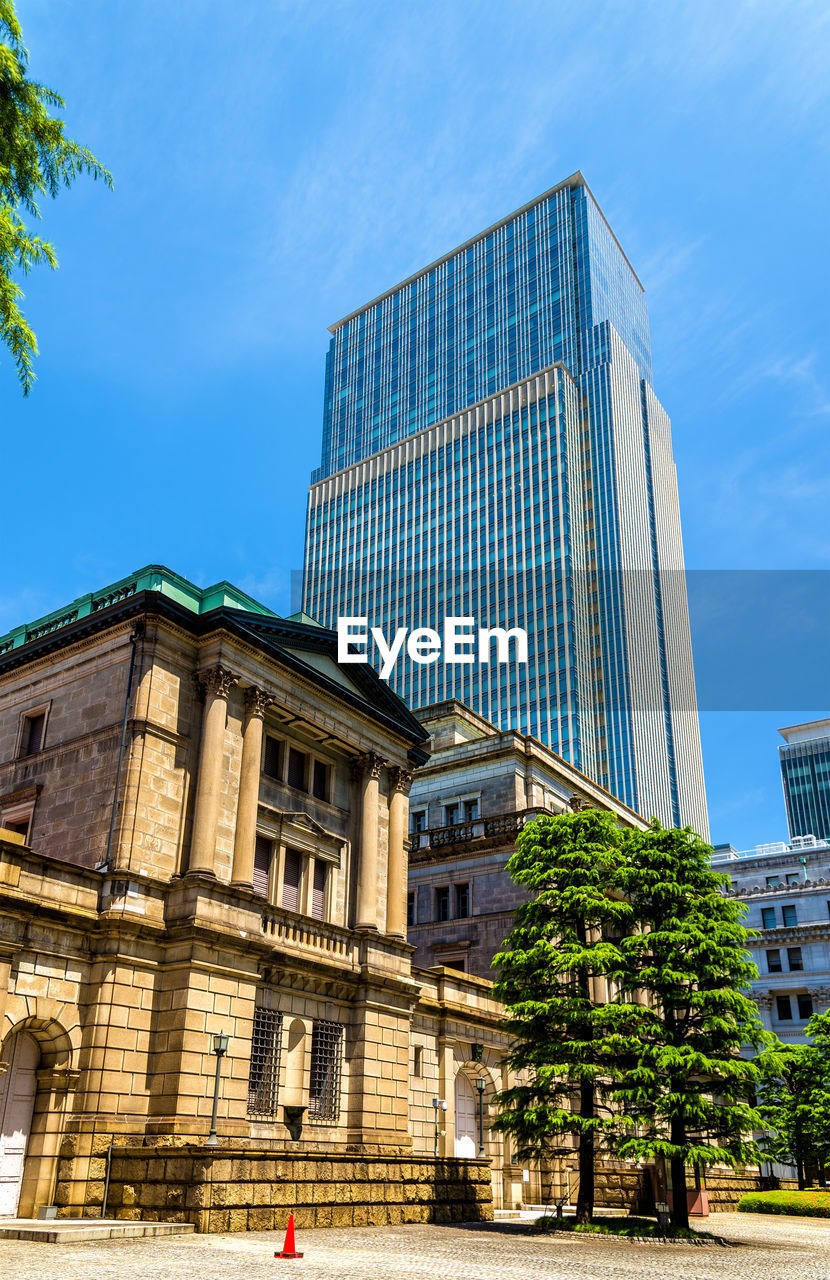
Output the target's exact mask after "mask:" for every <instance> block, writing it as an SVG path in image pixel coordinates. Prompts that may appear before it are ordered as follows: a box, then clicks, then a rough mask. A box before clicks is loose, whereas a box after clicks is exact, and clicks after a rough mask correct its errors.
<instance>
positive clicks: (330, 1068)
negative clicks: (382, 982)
mask: <svg viewBox="0 0 830 1280" xmlns="http://www.w3.org/2000/svg"><path fill="white" fill-rule="evenodd" d="M342 1061H343V1026H342V1024H341V1023H339V1022H327V1021H325V1020H322V1019H321V1020H320V1021H319V1022H315V1023H314V1025H313V1027H312V1030H311V1073H310V1081H309V1091H308V1119H309V1121H312V1122H314V1123H316V1124H336V1123H337V1120H338V1118H339V1116H340V1075H341V1065H342Z"/></svg>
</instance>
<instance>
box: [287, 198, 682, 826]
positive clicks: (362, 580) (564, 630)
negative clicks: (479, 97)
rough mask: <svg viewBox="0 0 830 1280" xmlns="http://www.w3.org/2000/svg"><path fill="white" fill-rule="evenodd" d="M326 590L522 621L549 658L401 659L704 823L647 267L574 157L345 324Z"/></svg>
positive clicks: (327, 449)
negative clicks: (567, 168)
mask: <svg viewBox="0 0 830 1280" xmlns="http://www.w3.org/2000/svg"><path fill="white" fill-rule="evenodd" d="M303 607H304V608H305V609H306V611H307V612H309V613H311V614H312V615H313V616H315V617H317V618H319V620H320V621H322V622H324V623H327V624H329V625H334V623H335V621H336V619H337V618H338V617H342V616H344V615H352V616H355V615H356V616H366V617H368V618H369V620H370V624H371V625H376V626H380V627H382V628H383V629H384V631H385V633H387V634H389V633H391V632H394V630H395V628H396V627H398V626H406V627H417V626H435V625H436V623H437V621H440V620H441V619H443V618H444V617H446V616H452V615H455V616H459V615H460V616H465V617H467V616H469V617H474V618H476V619H477V622H478V624H479V625H482V626H487V627H492V626H504V627H514V626H515V627H521V628H524V629H525V630H526V631H527V633H528V662H527V665H526V666H523V665H521V664H515V663H513V664H507V665H503V666H502V665H498V664H495V663H491V664H488V665H482V664H479V663H477V662H473V663H470V664H468V665H451V666H448V665H445V664H444V663H443V662H440V661H436V662H435V663H433V664H429V665H417V664H414V663H411V662H401V663H398V664H397V665H396V668H395V670H394V673H393V675H392V677H391V682H392V683H393V685H394V687H395V688H396V690H397V692H399V693H401V694H402V695H403V697H404V698H406V699H407V700H408V701H409V702H410V704H411V705H412V706H413V707H414V708H417V707H418V706H423V705H426V704H428V703H432V702H435V701H439V700H443V699H445V698H449V697H457V698H459V699H461V700H462V701H464V702H466V703H468V704H469V705H470V706H472V707H474V708H475V709H476V710H477V711H479V712H480V713H481V714H483V715H485V716H487V717H488V718H490V719H491V720H493V721H494V722H495V723H496V724H498V725H499V726H500V727H502V728H510V727H515V728H518V729H520V730H521V731H522V732H526V733H531V734H533V735H534V736H537V737H539V738H540V739H541V740H542V741H544V742H545V743H547V744H548V745H550V746H551V747H553V748H554V750H557V751H559V752H560V753H561V754H562V755H563V756H565V757H566V758H567V759H569V760H570V761H571V762H572V763H574V764H576V765H577V766H578V767H579V768H581V769H583V770H584V771H585V772H587V773H589V774H590V775H591V776H592V777H594V778H596V779H597V781H599V782H600V783H602V784H603V785H605V786H607V787H608V788H609V789H610V790H611V791H612V792H613V793H614V794H615V795H617V796H619V798H620V799H622V800H624V801H625V802H627V803H628V804H630V805H632V807H634V808H638V809H640V810H641V811H642V812H645V813H646V814H651V813H654V814H656V815H657V816H659V817H660V818H661V819H663V820H664V821H667V822H680V821H682V822H686V821H688V822H690V823H692V825H694V826H695V827H696V828H697V829H698V830H700V831H702V832H703V833H704V834H705V831H706V811H705V799H704V794H703V780H702V767H701V762H700V743H699V733H698V726H697V710H696V702H695V691H694V677H693V672H692V663H691V645H690V640H689V625H688V608H687V604H686V596H685V585H684V582H683V560H682V548H681V540H680V524H679V513H678V506H677V489H676V481H675V476H674V466H673V462H672V458H671V430H670V426H669V422H668V418H667V417H666V415H665V413H664V411H663V410H662V408H661V406H660V405H659V402H658V401H657V399H656V397H655V395H654V391H653V388H652V369H651V353H650V340H649V329H648V315H647V310H646V305H645V299H644V296H643V290H642V286H641V285H640V282H639V281H638V279H637V277H636V275H635V274H634V271H633V269H632V268H631V266H630V264H629V263H628V260H627V259H626V257H625V255H624V253H623V251H622V249H621V248H620V246H619V244H618V243H617V241H616V239H615V237H614V235H613V233H612V231H611V230H610V228H609V226H608V224H607V222H606V221H605V219H604V217H603V215H602V213H601V211H600V210H599V208H598V206H597V205H596V203H595V201H594V199H593V196H592V195H591V193H590V191H589V189H588V188H587V186H586V185H585V183H584V180H583V179H582V177H581V175H578V174H577V175H575V176H574V177H573V178H571V179H568V180H567V181H566V182H564V183H561V184H560V185H559V186H558V187H555V188H554V189H553V190H552V191H549V192H547V193H546V194H545V195H544V196H542V197H540V198H539V199H538V200H536V201H534V202H532V203H531V204H530V205H528V206H525V207H524V208H523V209H520V210H519V211H518V212H517V213H516V214H513V215H511V216H510V217H509V218H506V219H504V220H503V221H502V222H500V223H499V224H497V225H496V226H495V227H492V228H490V229H489V230H488V231H485V232H484V233H482V234H481V235H479V236H477V237H475V238H474V239H473V240H471V241H469V242H468V243H467V244H465V245H462V246H461V248H460V249H458V250H456V251H455V252H454V253H451V254H448V255H446V256H445V257H444V258H442V259H441V260H439V261H438V262H436V263H435V264H433V265H432V266H430V267H428V268H426V269H425V270H424V271H422V272H420V273H419V274H418V275H416V276H414V277H412V278H411V279H410V280H407V281H405V282H404V283H403V284H402V285H400V286H398V287H397V288H395V289H391V290H389V292H387V293H386V294H384V295H382V296H381V297H380V298H378V299H376V300H375V301H374V302H372V303H369V304H368V305H367V306H365V307H363V308H361V309H360V310H359V311H357V312H355V313H354V314H352V315H350V316H347V317H346V318H345V320H343V321H341V322H340V323H339V324H337V325H335V326H333V328H332V340H331V345H330V350H329V355H328V361H327V368H326V385H325V409H324V431H323V454H322V464H321V467H320V468H319V470H318V471H317V472H315V475H314V476H313V477H312V488H311V493H310V500H309V509H308V524H307V538H306V565H305V575H304V602H303Z"/></svg>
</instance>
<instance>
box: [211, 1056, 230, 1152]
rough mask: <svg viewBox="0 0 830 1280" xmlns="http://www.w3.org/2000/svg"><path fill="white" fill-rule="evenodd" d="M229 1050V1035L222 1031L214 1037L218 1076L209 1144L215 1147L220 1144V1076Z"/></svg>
mask: <svg viewBox="0 0 830 1280" xmlns="http://www.w3.org/2000/svg"><path fill="white" fill-rule="evenodd" d="M227 1051H228V1037H227V1036H226V1035H225V1033H224V1032H223V1031H220V1032H219V1033H218V1034H217V1035H215V1036H214V1037H213V1052H214V1053H215V1054H216V1077H215V1079H214V1081H213V1115H212V1116H211V1118H210V1133H209V1134H208V1139H207V1144H206V1145H207V1146H209V1147H215V1146H217V1144H218V1141H219V1140H218V1138H217V1137H216V1115H217V1112H218V1111H219V1077H220V1075H221V1073H222V1059H223V1057H224V1056H225V1054H226V1053H227Z"/></svg>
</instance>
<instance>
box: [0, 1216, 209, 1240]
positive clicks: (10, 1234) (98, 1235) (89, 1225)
mask: <svg viewBox="0 0 830 1280" xmlns="http://www.w3.org/2000/svg"><path fill="white" fill-rule="evenodd" d="M192 1231H195V1227H194V1226H193V1223H192V1222H118V1221H116V1219H115V1218H104V1219H103V1220H102V1219H101V1218H53V1219H51V1220H50V1221H48V1222H44V1221H42V1220H41V1219H40V1218H6V1219H5V1220H3V1219H0V1240H33V1241H36V1242H37V1243H38V1244H81V1243H82V1242H84V1241H88V1240H132V1239H138V1238H140V1237H145V1238H146V1237H148V1236H174V1235H186V1234H189V1233H190V1232H192Z"/></svg>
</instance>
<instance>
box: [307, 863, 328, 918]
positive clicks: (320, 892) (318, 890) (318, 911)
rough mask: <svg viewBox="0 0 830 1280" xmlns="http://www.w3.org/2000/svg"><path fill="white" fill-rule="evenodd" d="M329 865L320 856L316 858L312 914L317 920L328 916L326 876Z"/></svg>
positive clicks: (312, 891)
mask: <svg viewBox="0 0 830 1280" xmlns="http://www.w3.org/2000/svg"><path fill="white" fill-rule="evenodd" d="M327 874H328V867H327V866H326V864H325V862H322V861H321V860H320V859H319V858H315V859H314V882H313V884H312V886H311V914H312V916H313V917H314V919H315V920H325V918H326V877H327Z"/></svg>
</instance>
